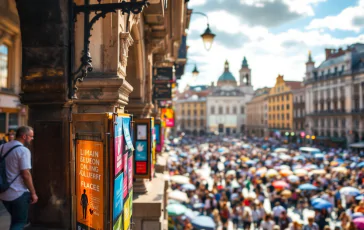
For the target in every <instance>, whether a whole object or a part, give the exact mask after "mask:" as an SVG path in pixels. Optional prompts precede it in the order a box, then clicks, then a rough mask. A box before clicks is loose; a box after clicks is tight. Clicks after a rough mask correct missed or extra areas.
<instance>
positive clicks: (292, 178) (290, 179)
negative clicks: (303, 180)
mask: <svg viewBox="0 0 364 230" xmlns="http://www.w3.org/2000/svg"><path fill="white" fill-rule="evenodd" d="M299 180H300V178H299V177H298V176H295V175H290V176H288V181H289V182H291V183H297V182H298V181H299Z"/></svg>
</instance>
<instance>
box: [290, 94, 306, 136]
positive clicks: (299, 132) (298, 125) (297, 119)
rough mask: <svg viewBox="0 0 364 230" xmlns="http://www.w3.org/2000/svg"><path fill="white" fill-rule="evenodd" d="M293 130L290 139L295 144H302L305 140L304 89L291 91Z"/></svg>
mask: <svg viewBox="0 0 364 230" xmlns="http://www.w3.org/2000/svg"><path fill="white" fill-rule="evenodd" d="M292 93H293V130H294V135H291V139H292V141H293V142H296V143H304V141H305V138H306V133H305V130H306V127H305V125H306V123H305V117H306V110H305V100H306V98H305V88H304V87H301V88H299V89H296V90H293V91H292Z"/></svg>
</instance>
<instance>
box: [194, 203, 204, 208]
mask: <svg viewBox="0 0 364 230" xmlns="http://www.w3.org/2000/svg"><path fill="white" fill-rule="evenodd" d="M204 207H205V204H203V203H197V204H194V205H193V208H194V209H200V208H204Z"/></svg>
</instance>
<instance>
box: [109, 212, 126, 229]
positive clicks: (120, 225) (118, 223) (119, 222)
mask: <svg viewBox="0 0 364 230" xmlns="http://www.w3.org/2000/svg"><path fill="white" fill-rule="evenodd" d="M112 230H124V226H123V215H120V216H119V218H118V220H117V221H116V223H115V224H114V227H113V228H112Z"/></svg>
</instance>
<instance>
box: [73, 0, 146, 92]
mask: <svg viewBox="0 0 364 230" xmlns="http://www.w3.org/2000/svg"><path fill="white" fill-rule="evenodd" d="M84 1H85V4H84V5H76V4H75V3H73V2H72V6H70V11H71V12H70V15H71V19H72V22H71V23H72V25H71V31H70V34H71V36H70V37H71V42H70V43H71V49H72V51H73V49H74V41H73V40H74V26H75V22H76V21H77V15H78V14H79V13H83V14H84V38H83V39H84V40H83V43H84V44H83V50H82V53H81V55H82V56H81V64H80V66H79V67H78V68H77V69H76V71H75V72H73V73H70V79H69V98H70V99H76V98H77V97H76V94H75V93H76V91H77V87H76V83H77V82H82V81H83V79H84V78H85V77H87V74H88V72H92V70H93V67H92V57H91V54H90V52H89V46H90V37H91V30H92V27H93V25H94V24H95V23H96V22H97V21H98V20H99V19H100V18H105V17H106V14H108V13H116V11H117V10H121V12H122V14H125V13H127V14H128V17H129V15H130V14H131V13H132V14H139V13H141V12H142V10H143V8H144V7H145V6H148V4H149V3H148V1H147V0H141V1H137V0H130V1H128V2H126V1H125V0H123V1H122V2H118V3H104V4H101V0H97V1H98V2H99V4H90V0H84ZM91 12H93V13H95V15H94V16H93V17H92V19H91V20H90V13H91ZM72 51H71V53H73V52H72ZM72 66H73V63H71V67H72ZM72 69H73V68H71V71H72Z"/></svg>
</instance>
